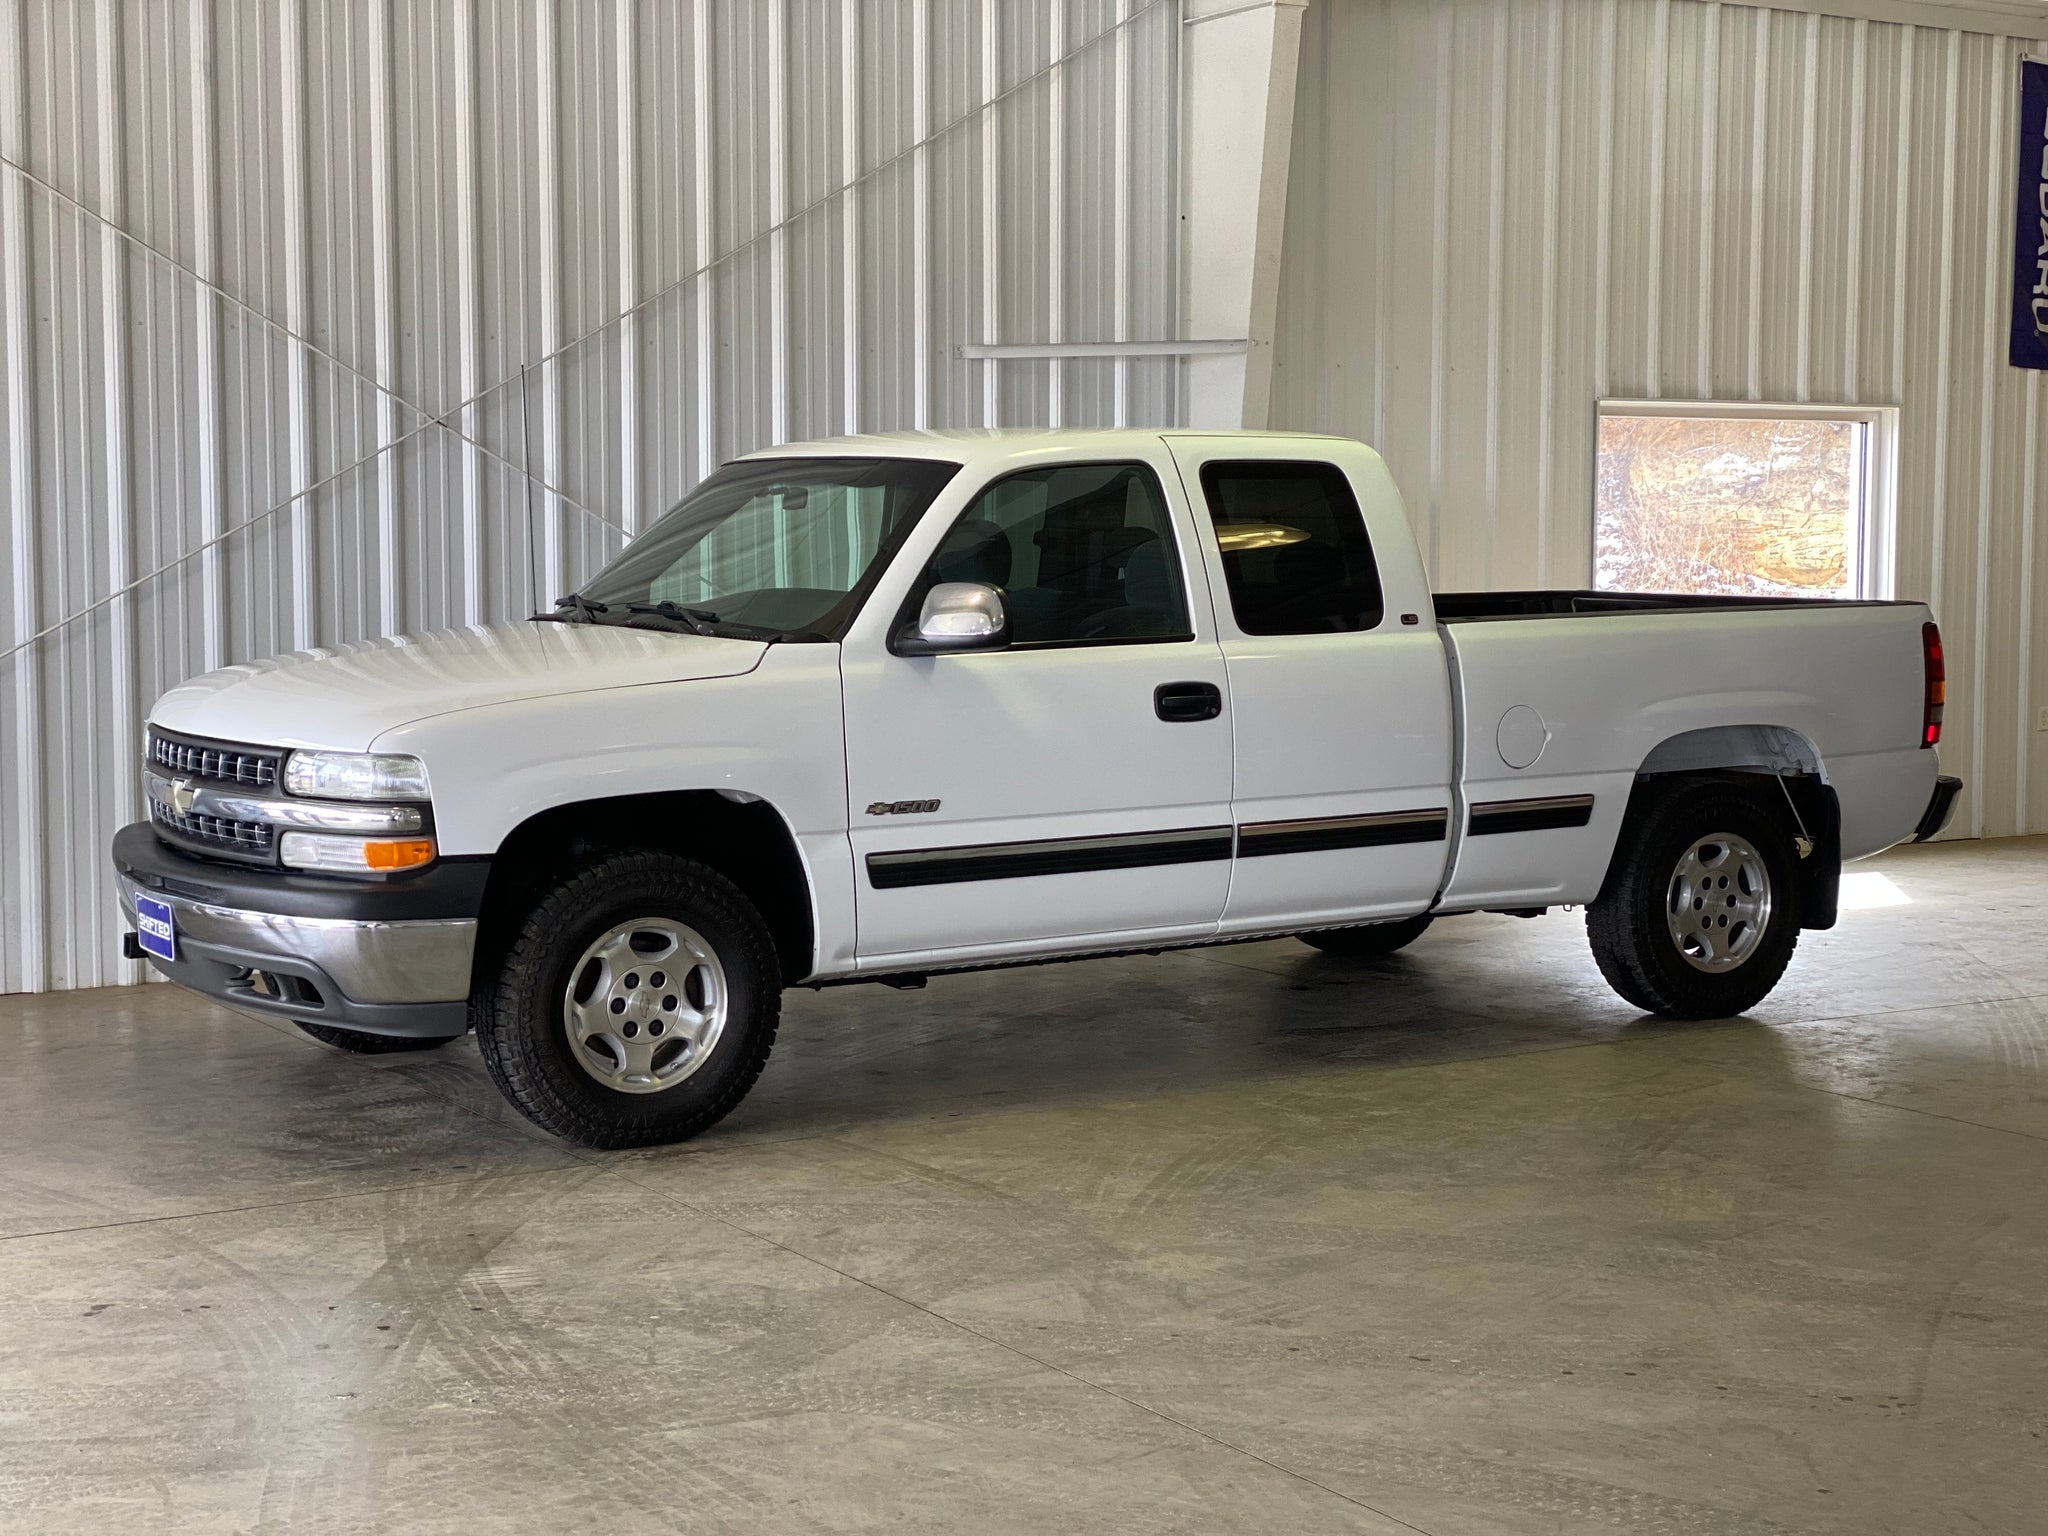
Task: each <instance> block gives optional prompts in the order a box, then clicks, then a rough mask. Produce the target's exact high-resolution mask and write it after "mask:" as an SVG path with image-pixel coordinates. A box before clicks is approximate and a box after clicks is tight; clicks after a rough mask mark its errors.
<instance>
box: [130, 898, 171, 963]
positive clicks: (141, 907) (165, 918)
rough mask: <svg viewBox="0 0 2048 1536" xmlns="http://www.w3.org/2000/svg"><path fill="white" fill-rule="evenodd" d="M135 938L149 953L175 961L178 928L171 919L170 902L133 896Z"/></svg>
mask: <svg viewBox="0 0 2048 1536" xmlns="http://www.w3.org/2000/svg"><path fill="white" fill-rule="evenodd" d="M135 938H136V941H137V942H138V943H139V944H141V945H142V947H143V948H144V949H145V950H147V951H148V952H149V953H150V954H152V955H155V956H156V957H157V959H159V960H170V961H176V960H177V958H178V929H177V925H176V924H175V923H173V922H172V921H171V904H170V903H169V902H167V901H152V900H150V899H149V898H148V897H147V896H137V897H136V898H135Z"/></svg>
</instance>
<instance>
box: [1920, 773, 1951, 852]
mask: <svg viewBox="0 0 2048 1536" xmlns="http://www.w3.org/2000/svg"><path fill="white" fill-rule="evenodd" d="M1962 791H1963V781H1962V780H1961V779H1959V778H1957V777H1955V775H1953V774H1948V773H1944V774H1943V775H1942V776H1941V777H1940V778H1938V779H1936V780H1935V781H1934V793H1933V794H1932V795H1930V796H1929V797H1928V799H1927V809H1926V810H1924V811H1922V812H1921V813H1920V822H1919V825H1917V826H1916V827H1914V828H1913V835H1912V837H1910V838H1908V839H1907V841H1908V842H1914V843H1924V842H1926V841H1927V840H1928V839H1929V838H1930V837H1934V836H1936V835H1938V834H1939V833H1940V831H1941V829H1942V828H1943V827H1945V826H1947V825H1948V819H1949V817H1951V816H1953V815H1954V814H1955V809H1956V796H1957V795H1959V794H1961V793H1962Z"/></svg>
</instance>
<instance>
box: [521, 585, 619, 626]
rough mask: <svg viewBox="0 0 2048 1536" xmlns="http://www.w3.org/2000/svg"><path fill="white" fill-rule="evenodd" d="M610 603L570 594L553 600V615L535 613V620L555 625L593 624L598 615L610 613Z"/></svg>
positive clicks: (579, 593)
mask: <svg viewBox="0 0 2048 1536" xmlns="http://www.w3.org/2000/svg"><path fill="white" fill-rule="evenodd" d="M611 611H612V605H611V604H610V603H600V602H599V601H598V600H597V599H596V598H594V597H585V596H584V595H583V594H582V593H581V592H571V593H570V594H569V595H568V596H567V597H558V598H556V599H555V611H554V612H553V613H536V614H535V615H534V617H535V618H536V619H544V620H547V621H549V622H551V623H555V624H595V623H596V622H597V616H598V615H599V614H600V613H610V612H611Z"/></svg>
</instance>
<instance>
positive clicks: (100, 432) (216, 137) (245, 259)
mask: <svg viewBox="0 0 2048 1536" xmlns="http://www.w3.org/2000/svg"><path fill="white" fill-rule="evenodd" d="M1178 35H1179V17H1178V6H1177V4H1176V3H1175V0H1149V3H1140V0H1001V3H996V0H559V3H558V0H518V3H514V0H347V3H328V0H263V3H255V0H180V3H168V0H166V3H155V4H150V5H134V4H130V3H126V0H0V154H4V155H5V156H6V157H7V159H9V160H11V161H14V162H16V163H18V164H20V165H22V166H24V167H26V168H27V170H28V171H29V172H30V173H32V175H33V176H34V177H35V178H37V182H38V183H41V184H36V183H31V182H30V181H29V180H27V179H26V178H24V177H23V176H22V175H19V174H17V173H16V172H14V171H12V170H9V169H6V168H0V365H4V391H5V397H4V406H5V408H4V410H0V470H4V472H0V524H4V527H5V529H6V537H5V539H4V541H0V562H4V568H0V651H4V650H5V649H7V648H8V647H11V646H14V645H16V644H18V643H19V642H20V641H22V640H24V639H26V638H27V637H29V636H31V635H34V634H35V633H36V632H37V631H38V630H39V629H41V628H43V627H44V626H47V625H50V624H53V623H55V622H56V621H58V620H60V619H62V618H64V617H66V616H67V615H69V614H72V613H74V612H76V611H77V610H79V609H81V608H84V607H86V606H87V605H88V604H91V603H93V602H94V601H96V600H99V599H102V598H104V597H106V596H107V595H108V594H109V593H111V592H114V591H116V590H117V589H119V588H121V587H123V586H124V585H125V584H126V583H128V582H129V581H131V580H133V579H134V578H136V577H140V576H142V575H144V574H146V573H148V572H151V571H153V570H155V569H156V568H157V567H158V566H160V565H162V564H163V563H165V562H166V561H169V560H172V559H174V558H175V557H177V556H179V555H181V554H184V553H187V552H189V551H191V550H193V549H195V548H197V547H198V546H199V545H200V544H202V543H204V542H205V541H208V540H211V539H213V538H215V537H217V536H218V535H220V534H222V533H223V532H226V531H229V530H233V529H235V528H237V527H239V526H240V525H241V524H243V523H244V522H246V521H249V520H250V519H252V518H262V520H261V521H260V522H258V523H257V525H256V526H255V527H253V528H252V529H250V530H249V531H248V532H246V533H242V534H236V535H234V536H233V537H231V538H229V539H228V540H227V541H226V542H225V543H222V544H220V545H219V546H217V547H216V548H214V549H212V550H211V551H209V552H207V553H205V554H202V555H199V556H197V557H196V558H193V559H191V560H189V561H187V562H186V563H184V564H183V565H181V566H179V567H178V568H177V569H176V570H174V571H173V572H172V573H171V574H169V575H168V576H166V577H164V578H163V579H162V580H160V581H154V582H148V583H145V584H143V585H141V586H139V587H137V588H136V589H135V590H134V591H133V592H131V593H129V594H127V595H125V596H122V597H120V598H119V599H118V600H116V601H115V602H113V603H112V604H110V605H108V606H106V607H103V608H101V609H100V610H98V611H97V612H95V613H94V614H93V615H92V616H91V617H90V618H88V619H86V620H83V621H81V622H80V623H78V624H76V625H75V626H72V627H70V628H68V629H65V630H64V631H62V632H61V633H59V634H56V635H53V636H51V637H49V638H48V639H45V640H42V641H39V642H37V643H35V644H33V645H31V646H29V647H27V648H26V649H24V650H21V651H19V652H18V653H17V654H15V655H13V656H12V657H9V658H6V659H4V660H0V732H4V734H5V740H4V743H0V991H11V990H22V989H37V988H42V987H72V986H90V985H95V984H99V983H103V982H109V981H115V980H135V979H137V978H138V975H139V968H138V967H136V966H134V965H131V964H128V963H125V962H119V961H117V960H116V959H115V947H116V944H117V942H118V934H119V924H118V922H117V920H116V918H115V914H114V912H113V908H112V904H111V897H110V893H109V882H108V879H107V874H106V867H105V866H106V847H107V843H108V840H109V838H110V837H111V836H112V834H113V832H114V830H115V828H116V827H118V826H119V825H121V824H122V823H123V822H125V821H128V820H131V819H133V818H134V817H136V816H137V815H138V814H139V806H138V803H137V802H138V799H139V796H138V793H137V788H136V784H135V776H136V775H135V765H136V760H137V756H138V743H137V731H138V726H139V721H140V719H141V715H142V711H143V710H144V709H146V707H147V706H148V703H149V701H150V700H151V699H153V698H154V697H155V696H156V695H157V694H158V693H159V692H160V691H162V690H163V689H164V688H166V687H168V686H169V685H170V684H172V683H174V682H176V681H178V680H179V679H181V678H183V677H186V676H189V675H191V674H193V673H196V672H200V671H204V670H206V669H208V668H210V667H213V666H217V665H221V664H224V663H227V662H233V661H239V660H244V659H248V658H253V657H259V656H263V655H266V654H270V653H274V652H277V651H280V650H285V649H290V648H292V647H295V646H303V645H334V644H338V643H341V642H344V641H348V640H351V639H355V638H357V637H361V636H365V635H373V634H378V633H384V632H388V631H397V630H407V629H410V630H419V629H426V628H433V627H437V626H443V625H449V624H460V623H465V622H472V621H476V620H483V619H490V618H496V617H502V616H505V615H510V614H518V613H522V612H524V611H526V609H527V605H528V603H529V601H530V600H531V598H530V596H529V577H528V566H527V541H528V538H529V524H528V520H527V518H526V512H525V509H526V505H527V496H528V486H527V483H526V481H525V479H524V478H523V477H522V475H521V474H520V473H519V466H520V465H521V464H522V463H524V462H525V458H524V454H525V452H526V451H527V450H528V448H530V451H531V455H532V463H533V465H534V467H535V470H536V471H537V473H538V474H539V475H540V476H541V477H542V478H543V479H544V481H545V482H546V485H547V487H548V488H549V489H548V490H547V491H545V492H543V493H541V494H538V495H537V496H536V497H535V503H534V505H535V511H536V516H535V518H534V519H533V521H532V524H531V532H530V536H531V538H532V539H533V541H534V544H535V547H536V552H537V556H538V564H539V575H538V578H537V580H536V581H535V582H534V584H533V585H534V587H535V589H536V590H537V594H538V596H539V598H540V600H541V601H542V602H543V603H545V602H546V601H547V600H548V599H549V598H551V597H553V596H554V595H555V594H557V593H559V592H561V591H563V590H565V589H566V588H567V587H568V586H569V585H571V584H572V583H573V582H575V581H576V580H577V579H578V578H579V577H580V575H581V574H582V573H584V572H586V571H588V570H589V569H590V568H591V567H592V565H593V563H594V562H596V561H598V560H599V559H601V558H602V557H603V556H604V555H606V554H608V553H609V552H610V551H611V550H612V549H614V548H615V547H616V546H617V543H618V539H619V537H620V534H619V532H618V530H620V529H633V528H638V527H641V526H644V525H645V523H646V522H647V521H648V520H649V519H650V518H652V517H653V516H655V515H657V514H658V513H659V511H660V510H661V509H662V508H664V507H665V506H666V505H668V504H669V503H670V502H672V501H673V500H674V499H675V498H676V497H677V496H678V495H679V494H680V493H681V492H682V491H683V490H685V489H686V488H687V487H688V486H689V485H691V484H692V483H694V481H695V480H697V479H698V478H699V477H701V475H702V474H704V473H705V472H706V471H707V470H708V469H709V468H711V467H713V466H715V465H716V464H717V463H718V462H719V461H721V460H723V459H725V458H729V457H731V456H733V455H734V454H737V453H741V452H745V451H748V450H751V449H753V448H756V447H758V446H761V445H764V444H769V443H772V442H775V441H778V440H785V439H794V438H801V437H809V436H819V435H827V434H832V433H837V432H841V431H846V430H876V429H886V428H891V427H900V426H910V425H932V426H949V425H982V424H996V423H1004V424H1016V423H1024V424H1028V423H1039V422H1049V421H1055V420H1064V421H1067V422H1075V423H1101V424H1109V423H1116V422H1125V421H1127V422H1133V423H1147V422H1160V423H1164V422H1168V421H1171V420H1173V419H1174V417H1175V414H1176V411H1177V409H1178V405H1177V365H1176V364H1175V363H1174V362H1173V360H1171V359H1139V360H1124V361H1116V360H1109V361H1102V360H1086V361H1065V362H1018V361H1004V362H999V363H997V362H962V361H960V360H958V359H957V358H956V357H955V354H954V347H955V346H956V344H958V343H960V342H967V341H987V340H995V341H1002V340H1027V341H1037V340H1043V339H1045V338H1046V337H1047V336H1063V337H1066V338H1068V339H1072V340H1115V339H1126V338H1131V337H1140V338H1152V337H1168V336H1172V335H1174V334H1175V321H1176V314H1175V295H1176V291H1177V286H1176V271H1175V242H1176V230H1175V224H1176V207H1175V194H1174V189H1175V184H1176V174H1177V173H1176V169H1175V163H1174V142H1175V127H1176V123H1177V112H1178V108H1177V104H1176V101H1175V87H1174V82H1175V80H1176V78H1177V73H1178V71H1177V48H1178ZM1055 61H1059V62H1058V63H1057V67H1054V65H1055ZM991 103H993V105H992V106H991V105H990V104H991ZM849 184H851V185H852V186H853V187H854V191H853V193H852V194H851V195H843V193H842V189H843V188H845V187H847V186H848V185H849ZM94 215H96V217H95V216H94ZM128 237H132V239H131V238H128ZM627 311H630V314H629V315H628V317H627V318H626V319H624V320H617V319H616V317H618V316H620V315H621V314H622V312H627ZM614 322H615V323H614ZM584 338H588V339H584ZM579 342H580V344H577V345H574V346H571V344H572V343H579ZM564 347H569V348H570V350H568V351H566V352H563V353H561V355H560V356H555V355H554V354H556V353H557V352H558V351H559V350H560V349H562V348H564ZM543 359H545V360H543ZM522 363H529V364H534V365H535V366H533V367H532V368H531V370H530V372H529V373H528V374H527V375H526V376H525V378H524V380H523V382H522V377H521V373H520V368H521V365H522ZM523 406H524V411H523V416H524V420H523V422H522V407H523ZM440 417H446V421H445V424H443V425H423V423H427V422H429V421H430V420H431V419H433V418H440ZM393 442H397V443H398V446H397V447H396V448H394V449H392V451H390V452H389V453H386V454H383V455H381V456H378V457H375V458H374V459H372V460H371V461H370V462H367V463H365V462H363V461H364V459H365V457H366V456H367V455H371V454H372V452H373V450H375V449H376V448H377V447H378V446H379V445H380V444H389V443H393ZM308 486H316V487H318V488H317V489H316V490H315V491H314V492H313V493H312V494H311V495H309V496H305V497H302V498H301V499H299V500H297V501H295V502H292V503H291V505H289V506H288V507H286V508H285V509H284V510H283V511H281V512H279V513H278V514H277V515H275V516H271V517H267V518H263V517H262V515H263V514H264V513H265V512H266V510H267V509H270V508H272V507H275V506H277V505H279V504H280V503H282V502H285V501H286V500H287V499H288V498H289V497H290V496H291V495H292V493H293V492H295V491H300V490H304V489H305V488H306V487H308Z"/></svg>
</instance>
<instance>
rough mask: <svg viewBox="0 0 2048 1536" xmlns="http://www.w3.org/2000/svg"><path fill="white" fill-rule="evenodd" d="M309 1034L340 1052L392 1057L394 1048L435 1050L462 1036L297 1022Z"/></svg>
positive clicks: (301, 1020) (398, 1049)
mask: <svg viewBox="0 0 2048 1536" xmlns="http://www.w3.org/2000/svg"><path fill="white" fill-rule="evenodd" d="M297 1022H298V1026H299V1028H300V1029H301V1030H303V1031H304V1032H305V1033H307V1034H309V1035H311V1036H312V1037H313V1038H314V1039H315V1040H318V1041H319V1042H320V1043H321V1044H322V1045H331V1046H333V1047H334V1048H335V1049H336V1050H338V1051H354V1052H355V1053H356V1054H357V1055H358V1056H388V1055H390V1054H391V1053H392V1052H393V1051H432V1050H438V1049H439V1048H440V1047H441V1046H444V1045H446V1044H448V1043H449V1042H450V1041H451V1040H460V1039H461V1038H462V1036H460V1035H373V1034H371V1033H369V1032H368V1031H367V1030H361V1029H337V1028H335V1026H334V1025H332V1024H308V1023H307V1022H306V1021H305V1020H303V1019H300V1020H298V1021H297Z"/></svg>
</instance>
